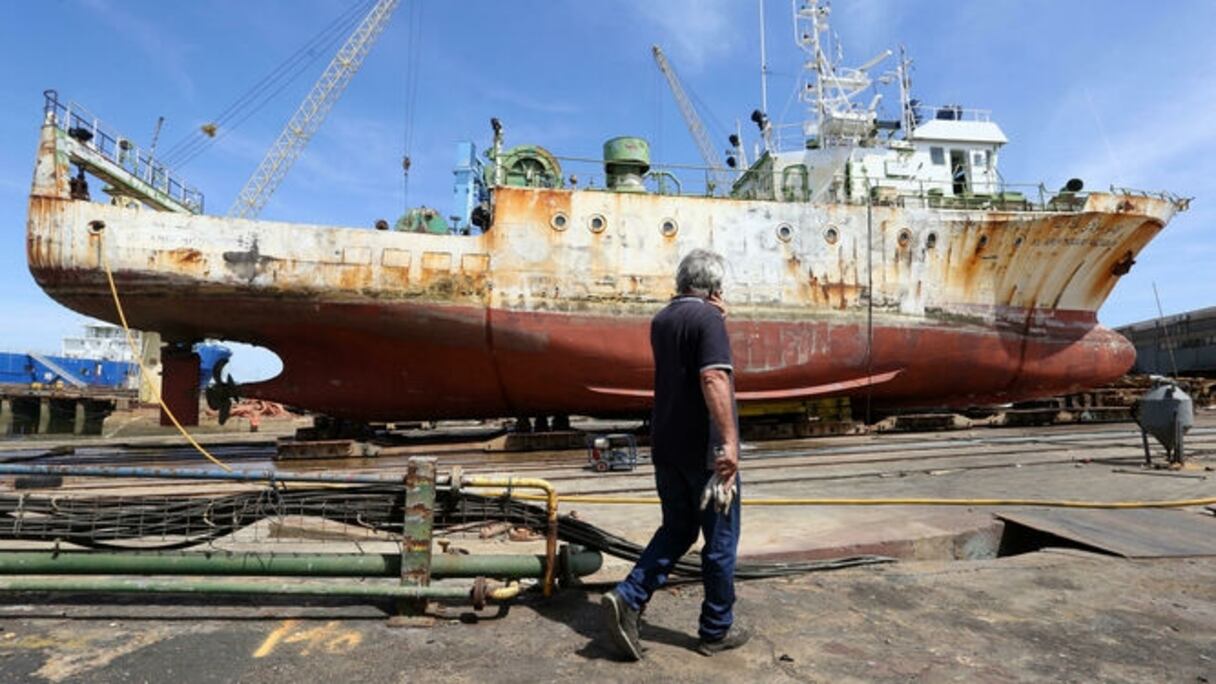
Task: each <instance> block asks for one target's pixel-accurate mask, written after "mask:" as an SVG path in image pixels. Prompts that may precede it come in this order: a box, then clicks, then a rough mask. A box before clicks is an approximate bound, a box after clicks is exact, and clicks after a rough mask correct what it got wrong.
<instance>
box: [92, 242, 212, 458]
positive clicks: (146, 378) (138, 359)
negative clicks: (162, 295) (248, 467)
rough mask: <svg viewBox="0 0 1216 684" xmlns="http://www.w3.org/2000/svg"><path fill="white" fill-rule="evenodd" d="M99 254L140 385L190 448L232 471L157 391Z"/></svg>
mask: <svg viewBox="0 0 1216 684" xmlns="http://www.w3.org/2000/svg"><path fill="white" fill-rule="evenodd" d="M98 253H99V255H100V258H101V268H102V269H103V270H104V271H105V272H106V282H108V283H109V284H110V296H111V297H113V298H114V308H115V309H116V310H117V311H118V320H119V322H121V323H122V330H123V332H124V333H126V335H127V346H129V347H130V348H131V355H132V356H134V357H135V363H137V364H139V374H140V375H139V378H140V383H141V384H142V383H144V382H147V383H148V389H150V390H152V394H153V395H154V396H155V397H156V403H158V404H160V408H161V410H162V411H164V412H165V415H166V416H169V420H170V421H172V422H173V426H174V427H176V428H177V430H178V432H180V433H182V437H185V438H186V441H187V442H190V446H193V447H194V448H195V449H197V450H198V452H199V453H200V454H202V455H203V456H205V457H206V458H207V460H208V461H211V462H212V463H214V464H215V465H217V466H219V467H221V468H223V469H224V470H228V471H231V470H232V468H230V467H229V466H228V464H226V463H224V462H223V461H221V460H219V459H218V458H216V457H215V456H212V455H211V452H210V451H207V450H206V449H205V448H203V445H202V444H199V443H198V442H197V441H195V439H194V437H191V436H190V433H189V432H186V428H184V427H182V424H181V423H180V422H178V420H177V416H175V415H173V411H171V410H170V409H169V405H168V404H166V403H165V400H164V398H162V397H161V394H160V390H159V389H157V388H156V386H155V385H154V384H153V383H152V381H151V378H152V373H151V372H150V371H149V370H148V367H147V366H145V365H144V358H143V354H141V353H140V351H139V349H138V348H136V346H135V338H134V337H132V336H131V326H129V325H127V314H126V313H125V312H124V311H123V310H122V302H121V301H119V299H118V288H117V287H115V285H114V274H113V273H111V272H110V262H109V261H108V260H107V259H106V250H105V248H104V246H103V247H102V248H101V249H99V250H98Z"/></svg>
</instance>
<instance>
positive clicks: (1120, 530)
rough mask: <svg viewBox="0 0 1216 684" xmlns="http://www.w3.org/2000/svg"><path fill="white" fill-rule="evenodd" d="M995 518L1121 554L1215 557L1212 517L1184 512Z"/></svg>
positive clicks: (1045, 513)
mask: <svg viewBox="0 0 1216 684" xmlns="http://www.w3.org/2000/svg"><path fill="white" fill-rule="evenodd" d="M997 517H998V518H1000V519H1001V520H1004V521H1005V522H1006V523H1012V524H1015V525H1021V526H1023V527H1028V528H1030V529H1033V530H1038V531H1040V532H1046V533H1048V534H1053V535H1055V536H1057V537H1063V538H1064V539H1068V540H1071V541H1074V542H1077V543H1080V544H1084V545H1086V546H1090V547H1093V548H1096V549H1100V550H1102V551H1107V552H1109V553H1113V554H1116V555H1119V556H1124V557H1126V558H1168V557H1183V556H1216V520H1214V519H1213V518H1212V517H1211V516H1208V515H1197V514H1195V513H1188V512H1186V511H1170V510H1160V509H1143V510H1107V511H1104V510H1054V509H1045V510H1031V511H1020V512H1017V513H1000V514H998V515H997Z"/></svg>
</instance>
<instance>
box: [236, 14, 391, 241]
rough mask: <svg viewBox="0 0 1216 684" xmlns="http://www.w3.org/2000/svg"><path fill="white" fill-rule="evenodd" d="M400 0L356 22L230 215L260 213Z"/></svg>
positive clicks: (237, 199) (242, 192) (340, 94)
mask: <svg viewBox="0 0 1216 684" xmlns="http://www.w3.org/2000/svg"><path fill="white" fill-rule="evenodd" d="M399 2H400V0H379V2H377V3H376V4H375V6H373V7H372V9H371V10H370V11H369V12H368V13H367V16H365V17H364V18H363V21H361V22H359V25H358V26H357V27H355V30H354V31H353V32H352V33H351V35H350V37H349V38H347V39H346V42H345V43H344V44H343V45H342V47H341V48H339V49H338V53H337V54H336V55H334V58H333V60H331V61H330V63H329V66H327V67H326V68H325V71H324V72H323V73H322V74H321V78H319V79H317V82H316V83H315V84H314V85H313V87H312V90H310V91H309V93H308V95H307V96H306V97H305V98H304V101H303V102H301V103H300V107H299V108H298V109H297V110H296V112H295V114H293V115H292V117H291V119H290V120H289V121H288V122H287V125H286V126H284V127H283V131H282V132H281V133H279V137H278V138H277V139H276V140H275V141H274V144H273V145H272V146H271V147H270V151H269V152H267V153H266V157H265V158H264V159H262V163H261V164H259V165H258V168H257V169H256V170H255V171H254V172H253V175H252V176H250V178H249V180H248V181H247V182H246V183H245V187H243V188H242V189H241V192H240V194H239V195H237V198H236V201H234V202H233V204H232V208H231V209H229V210H228V215H229V216H232V217H235V218H255V217H256V216H257V215H258V214H259V213H261V211H262V208H263V207H264V206H265V205H266V202H267V200H269V199H270V196H271V195H272V194H274V191H275V190H276V189H277V188H278V187H279V184H280V183H282V182H283V178H284V177H286V176H287V172H288V171H289V170H291V167H292V165H293V164H294V163H295V161H296V159H298V158H299V156H300V153H301V152H302V151H303V150H304V146H305V145H307V144H308V141H309V140H310V139H311V138H312V136H313V134H314V133H316V132H317V129H319V128H320V127H321V124H322V123H323V122H324V121H325V117H326V115H328V114H329V111H330V110H331V109H333V106H334V103H336V102H337V101H338V98H339V97H341V96H342V93H343V91H345V90H346V86H347V85H348V84H349V83H350V79H351V78H352V77H353V76H354V75H355V72H357V71H358V70H359V67H360V66H362V65H363V60H364V58H366V57H367V53H368V52H369V51H370V50H371V48H372V45H373V44H374V43H375V42H376V39H377V38H379V37H380V34H381V33H383V32H384V27H385V26H387V25H388V21H389V19H390V18H391V17H392V14H393V11H394V10H395V9H397V5H398V4H399Z"/></svg>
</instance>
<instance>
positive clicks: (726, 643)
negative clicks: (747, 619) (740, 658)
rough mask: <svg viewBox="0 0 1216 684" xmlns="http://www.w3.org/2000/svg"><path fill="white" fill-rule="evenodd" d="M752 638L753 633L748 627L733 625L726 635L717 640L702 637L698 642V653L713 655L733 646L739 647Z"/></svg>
mask: <svg viewBox="0 0 1216 684" xmlns="http://www.w3.org/2000/svg"><path fill="white" fill-rule="evenodd" d="M751 638H752V633H751V631H750V630H748V629H747V628H746V627H739V626H735V627H731V628H730V631H729V632H727V633H726V636H724V637H722V638H721V639H718V640H716V641H706V640H704V639H701V640H700V641H699V642H698V643H697V653H700V654H701V655H704V656H711V655H713V654H715V653H721V652H722V651H729V650H730V649H732V648H739V647H740V646H742V645H743V644H746V643H747V640H748V639H751Z"/></svg>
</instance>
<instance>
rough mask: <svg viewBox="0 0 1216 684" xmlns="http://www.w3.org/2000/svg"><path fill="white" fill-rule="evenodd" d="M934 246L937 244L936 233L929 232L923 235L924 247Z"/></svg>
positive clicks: (931, 247) (930, 247)
mask: <svg viewBox="0 0 1216 684" xmlns="http://www.w3.org/2000/svg"><path fill="white" fill-rule="evenodd" d="M936 246H937V233H929V234H928V235H927V236H925V247H926V248H928V249H933V248H934V247H936Z"/></svg>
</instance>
